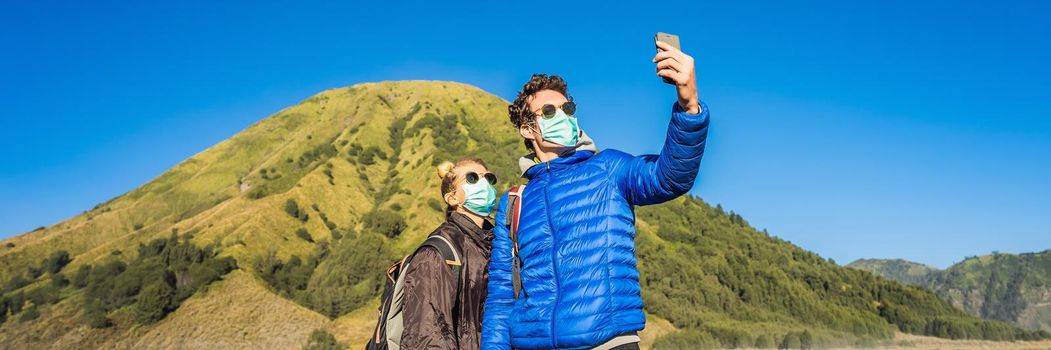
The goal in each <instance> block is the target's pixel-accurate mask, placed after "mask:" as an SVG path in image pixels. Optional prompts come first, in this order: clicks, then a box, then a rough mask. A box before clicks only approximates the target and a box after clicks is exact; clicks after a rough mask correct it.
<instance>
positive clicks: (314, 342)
mask: <svg viewBox="0 0 1051 350" xmlns="http://www.w3.org/2000/svg"><path fill="white" fill-rule="evenodd" d="M346 348H347V345H346V344H343V343H340V342H338V341H336V337H335V336H333V335H332V334H331V333H329V332H327V331H325V330H324V329H320V328H319V329H315V330H314V332H312V333H310V339H309V340H307V345H306V346H304V347H303V349H304V350H337V349H338V350H343V349H346Z"/></svg>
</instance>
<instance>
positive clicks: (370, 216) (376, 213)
mask: <svg viewBox="0 0 1051 350" xmlns="http://www.w3.org/2000/svg"><path fill="white" fill-rule="evenodd" d="M362 223H363V224H364V229H365V230H371V231H374V232H378V233H382V234H384V235H386V236H387V237H392V238H393V237H397V236H398V235H399V234H401V232H402V231H404V230H405V228H406V227H407V226H408V225H407V224H406V223H405V218H403V217H402V216H401V214H398V213H396V212H394V211H391V210H386V209H376V210H373V211H370V212H368V213H366V214H365V215H364V217H362Z"/></svg>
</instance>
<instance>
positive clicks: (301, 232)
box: [296, 227, 314, 243]
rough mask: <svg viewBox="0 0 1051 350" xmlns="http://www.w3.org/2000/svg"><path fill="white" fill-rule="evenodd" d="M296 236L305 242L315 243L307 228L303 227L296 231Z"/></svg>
mask: <svg viewBox="0 0 1051 350" xmlns="http://www.w3.org/2000/svg"><path fill="white" fill-rule="evenodd" d="M296 236H297V237H299V238H300V239H302V240H304V241H307V242H310V243H314V236H311V235H310V232H309V231H307V229H305V228H302V227H301V228H299V229H298V230H296Z"/></svg>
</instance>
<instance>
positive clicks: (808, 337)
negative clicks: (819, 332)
mask: <svg viewBox="0 0 1051 350" xmlns="http://www.w3.org/2000/svg"><path fill="white" fill-rule="evenodd" d="M799 347H801V348H803V349H813V348H814V335H813V334H810V330H804V331H803V333H802V334H800V335H799Z"/></svg>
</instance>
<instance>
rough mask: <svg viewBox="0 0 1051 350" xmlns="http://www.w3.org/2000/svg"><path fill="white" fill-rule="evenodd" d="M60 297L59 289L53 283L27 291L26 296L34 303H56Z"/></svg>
mask: <svg viewBox="0 0 1051 350" xmlns="http://www.w3.org/2000/svg"><path fill="white" fill-rule="evenodd" d="M58 297H59V296H58V289H57V288H54V287H52V286H51V285H44V286H40V287H36V288H33V289H32V290H30V291H29V292H28V293H26V298H29V300H30V301H32V302H33V305H44V304H54V303H56V302H58Z"/></svg>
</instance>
